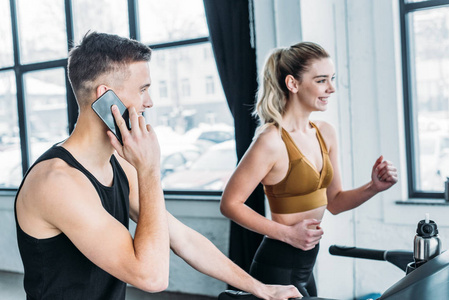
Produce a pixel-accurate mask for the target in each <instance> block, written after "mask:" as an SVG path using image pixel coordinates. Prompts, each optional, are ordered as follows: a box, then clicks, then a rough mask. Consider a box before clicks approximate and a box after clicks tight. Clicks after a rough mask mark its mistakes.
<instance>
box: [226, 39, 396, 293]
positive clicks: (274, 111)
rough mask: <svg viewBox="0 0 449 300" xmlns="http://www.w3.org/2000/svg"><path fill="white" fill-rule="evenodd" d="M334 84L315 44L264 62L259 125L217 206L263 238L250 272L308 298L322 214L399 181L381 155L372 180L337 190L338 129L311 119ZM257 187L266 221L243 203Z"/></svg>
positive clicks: (355, 203) (279, 51) (354, 204)
mask: <svg viewBox="0 0 449 300" xmlns="http://www.w3.org/2000/svg"><path fill="white" fill-rule="evenodd" d="M334 80H335V70H334V65H333V63H332V61H331V59H330V57H329V54H328V53H327V52H326V51H325V50H324V49H323V48H322V47H321V46H319V45H317V44H314V43H310V42H304V43H298V44H296V45H293V46H291V47H289V48H285V49H284V48H283V49H276V50H275V51H274V52H273V53H272V54H271V55H270V56H269V57H268V60H267V61H266V63H265V67H264V71H263V78H262V87H261V89H260V90H259V92H258V100H257V105H256V111H255V114H256V115H257V116H258V117H259V121H260V126H259V128H258V129H257V131H256V135H255V138H254V140H253V143H252V144H251V146H250V147H249V149H248V150H247V152H246V154H245V155H244V157H243V158H242V160H241V161H240V163H239V165H238V167H237V169H236V170H235V171H234V173H233V175H232V177H231V178H230V180H229V182H228V184H227V186H226V188H225V190H224V192H223V197H222V201H221V207H220V209H221V212H222V213H223V214H224V215H225V216H226V217H228V218H230V219H232V220H233V221H235V222H237V223H238V224H240V225H242V226H243V227H245V228H248V229H250V230H253V231H255V232H258V233H260V234H263V235H265V237H264V239H263V241H262V243H261V245H260V247H259V249H258V250H257V252H256V255H255V257H254V260H253V263H252V265H251V270H250V273H251V275H253V276H254V277H255V278H257V279H259V280H261V281H262V282H264V283H270V284H274V283H277V284H294V285H295V286H296V287H297V288H298V289H299V290H300V292H301V293H302V294H303V295H310V296H316V294H317V292H316V286H315V282H314V278H313V274H312V269H313V266H314V264H315V260H316V256H317V254H318V249H319V241H320V239H321V236H322V234H323V230H322V228H321V227H320V222H321V219H322V217H323V214H324V211H325V209H326V208H327V209H328V210H329V211H330V212H331V213H332V214H338V213H340V212H343V211H346V210H350V209H352V208H355V207H357V206H359V205H361V204H362V203H364V202H365V201H367V200H368V199H370V198H371V197H373V196H374V195H376V194H377V193H379V192H381V191H384V190H386V189H388V188H390V187H391V186H392V185H394V184H395V183H396V182H397V171H396V168H395V167H394V166H393V165H392V164H391V163H390V162H388V161H384V160H383V157H382V156H380V157H379V158H378V159H377V161H376V162H375V163H374V166H373V169H372V174H371V181H370V182H369V183H367V184H365V185H363V186H361V187H359V188H357V189H353V190H348V191H343V190H342V185H341V177H340V171H339V164H338V146H337V138H336V136H337V135H336V132H335V129H334V128H333V127H332V126H331V125H330V124H328V123H326V122H324V121H316V122H311V121H310V120H309V117H310V114H311V113H312V112H314V111H325V110H326V109H327V104H328V101H329V97H330V96H331V94H332V93H334V92H335V86H334ZM260 182H261V183H262V184H263V186H264V190H265V194H266V196H267V198H268V201H269V204H270V210H271V220H270V219H267V218H266V217H265V216H262V215H260V214H258V213H256V212H255V211H254V210H252V209H251V208H249V207H248V206H246V205H245V201H246V199H247V198H248V197H249V195H250V194H251V193H252V192H253V190H254V189H255V188H256V186H257V185H258V184H259V183H260Z"/></svg>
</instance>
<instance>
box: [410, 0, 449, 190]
mask: <svg viewBox="0 0 449 300" xmlns="http://www.w3.org/2000/svg"><path fill="white" fill-rule="evenodd" d="M401 2H402V1H401ZM401 17H402V19H401V21H402V22H401V23H402V33H403V34H402V35H403V40H402V47H403V52H402V53H403V71H404V72H403V74H404V80H403V81H404V101H405V102H404V106H405V116H406V118H405V119H406V124H405V125H406V126H405V127H406V129H407V132H406V138H407V141H406V142H407V147H406V148H407V162H408V164H407V165H408V176H409V178H408V182H409V194H410V197H423V198H440V197H441V198H442V197H443V191H444V182H445V181H446V179H447V178H448V177H449V134H448V133H449V55H448V53H449V1H421V2H418V1H405V2H402V3H401Z"/></svg>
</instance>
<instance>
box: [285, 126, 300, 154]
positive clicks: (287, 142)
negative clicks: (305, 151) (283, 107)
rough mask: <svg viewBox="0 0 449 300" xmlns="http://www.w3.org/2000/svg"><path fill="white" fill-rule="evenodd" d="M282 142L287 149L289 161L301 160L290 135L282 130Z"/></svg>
mask: <svg viewBox="0 0 449 300" xmlns="http://www.w3.org/2000/svg"><path fill="white" fill-rule="evenodd" d="M282 140H283V141H284V144H285V147H286V148H287V152H288V158H289V160H290V161H293V160H296V159H301V158H303V157H304V155H302V153H301V151H299V149H298V147H297V146H296V144H295V142H294V141H293V139H292V137H291V136H290V134H289V133H288V132H287V130H285V129H284V128H282Z"/></svg>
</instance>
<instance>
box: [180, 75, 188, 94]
mask: <svg viewBox="0 0 449 300" xmlns="http://www.w3.org/2000/svg"><path fill="white" fill-rule="evenodd" d="M181 94H182V96H183V97H190V81H189V79H187V78H184V79H182V80H181Z"/></svg>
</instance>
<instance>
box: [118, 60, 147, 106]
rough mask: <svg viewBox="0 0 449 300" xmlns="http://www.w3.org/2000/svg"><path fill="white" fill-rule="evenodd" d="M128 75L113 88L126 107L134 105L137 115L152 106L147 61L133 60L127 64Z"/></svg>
mask: <svg viewBox="0 0 449 300" xmlns="http://www.w3.org/2000/svg"><path fill="white" fill-rule="evenodd" d="M128 72H129V74H130V76H127V78H126V79H125V80H124V81H123V82H122V83H121V86H120V88H116V89H114V91H115V93H116V94H117V96H118V97H119V98H120V100H122V102H123V104H125V106H126V107H127V108H130V107H134V108H135V109H136V111H137V113H138V114H139V115H142V113H143V112H144V111H145V109H146V108H150V107H152V106H153V101H152V100H151V97H150V93H149V90H148V89H149V87H150V85H151V77H150V67H149V65H148V63H147V62H134V63H132V64H130V65H128Z"/></svg>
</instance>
